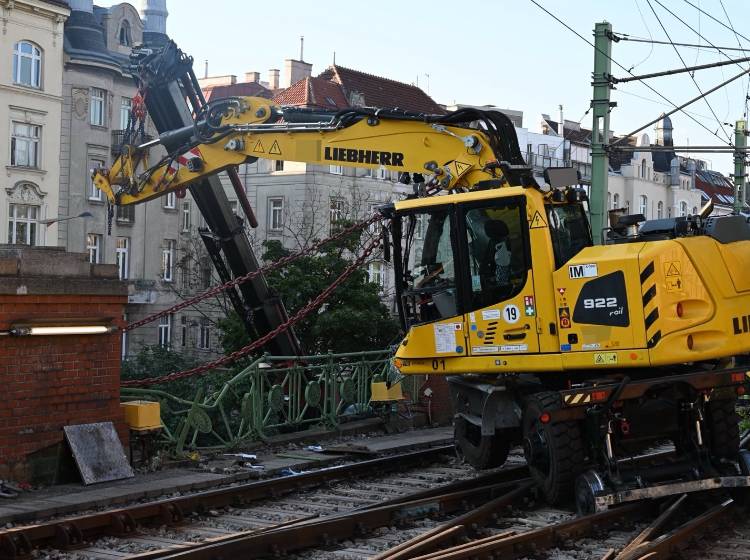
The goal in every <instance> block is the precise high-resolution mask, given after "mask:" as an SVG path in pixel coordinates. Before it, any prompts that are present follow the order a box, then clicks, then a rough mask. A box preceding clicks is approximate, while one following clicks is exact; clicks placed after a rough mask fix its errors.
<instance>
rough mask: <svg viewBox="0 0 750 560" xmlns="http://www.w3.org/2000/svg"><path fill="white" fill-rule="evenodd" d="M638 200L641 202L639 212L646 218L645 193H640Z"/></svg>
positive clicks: (646, 204)
mask: <svg viewBox="0 0 750 560" xmlns="http://www.w3.org/2000/svg"><path fill="white" fill-rule="evenodd" d="M639 200H640V202H641V205H640V207H639V210H640V212H639V214H643V217H644V218H648V197H647V196H646V195H641V197H640V199H639Z"/></svg>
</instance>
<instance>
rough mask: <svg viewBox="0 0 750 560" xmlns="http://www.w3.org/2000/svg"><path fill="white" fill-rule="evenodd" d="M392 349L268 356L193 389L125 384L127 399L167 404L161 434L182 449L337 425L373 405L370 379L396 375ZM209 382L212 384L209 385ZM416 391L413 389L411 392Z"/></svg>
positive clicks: (176, 449) (214, 446)
mask: <svg viewBox="0 0 750 560" xmlns="http://www.w3.org/2000/svg"><path fill="white" fill-rule="evenodd" d="M391 355H392V354H391V352H390V350H380V351H372V352H360V353H356V354H323V355H319V356H305V357H283V356H263V357H261V358H259V359H257V360H255V361H254V362H253V363H251V364H250V365H249V366H248V367H246V368H245V369H243V370H242V371H241V372H239V373H237V374H236V375H235V376H234V377H232V378H231V379H229V380H228V381H225V382H224V383H217V384H216V387H215V388H212V385H211V383H210V376H211V375H213V374H209V376H206V377H209V380H208V381H209V383H208V384H207V383H206V382H205V381H206V377H204V378H202V380H201V383H200V387H199V388H198V389H197V390H196V391H195V397H193V398H192V399H191V398H189V397H188V398H185V397H180V396H176V395H174V394H172V393H170V392H169V390H167V389H165V388H144V389H141V388H130V387H128V388H123V389H122V391H121V395H122V400H123V401H130V400H147V401H157V402H159V403H160V404H161V414H162V423H163V424H164V429H163V436H164V438H166V440H167V442H168V444H169V446H170V447H171V448H172V449H173V451H174V452H176V453H177V454H181V453H183V452H184V451H185V450H186V449H199V448H200V449H207V448H208V449H231V448H234V447H237V446H239V445H240V444H242V443H246V442H248V441H253V440H258V439H263V438H266V437H269V436H271V435H274V434H277V433H282V432H289V431H295V430H299V429H303V428H305V427H308V426H311V425H321V426H324V427H327V428H331V429H333V428H336V427H337V426H338V425H339V424H340V423H341V422H342V421H343V420H345V419H346V418H347V417H351V416H354V415H358V414H362V413H364V412H366V411H368V409H369V401H370V383H371V382H372V381H373V380H386V379H387V378H389V376H391V378H392V373H391V367H392V366H391V361H390V358H391ZM207 386H208V389H207V388H206V387H207ZM413 394H414V393H413V392H412V395H413Z"/></svg>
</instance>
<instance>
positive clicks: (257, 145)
mask: <svg viewBox="0 0 750 560" xmlns="http://www.w3.org/2000/svg"><path fill="white" fill-rule="evenodd" d="M253 151H254V152H256V153H259V154H264V153H265V152H266V151H265V150H264V149H263V142H261V141H260V140H258V141H257V142H256V143H255V147H254V148H253Z"/></svg>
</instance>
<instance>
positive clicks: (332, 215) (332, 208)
mask: <svg viewBox="0 0 750 560" xmlns="http://www.w3.org/2000/svg"><path fill="white" fill-rule="evenodd" d="M345 213H346V200H344V199H343V198H341V197H338V196H332V197H331V201H330V203H329V214H328V217H329V220H330V231H331V233H335V232H336V231H337V230H338V228H339V227H340V222H341V221H342V220H343V219H344V217H345Z"/></svg>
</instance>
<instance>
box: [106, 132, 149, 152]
mask: <svg viewBox="0 0 750 560" xmlns="http://www.w3.org/2000/svg"><path fill="white" fill-rule="evenodd" d="M126 132H127V130H113V131H112V148H111V152H112V157H118V156H120V155H121V154H122V146H123V142H124V140H125V133H126ZM150 140H153V137H152V136H150V135H148V134H146V135H145V136H144V137H143V142H148V141H150ZM143 142H140V143H143Z"/></svg>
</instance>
